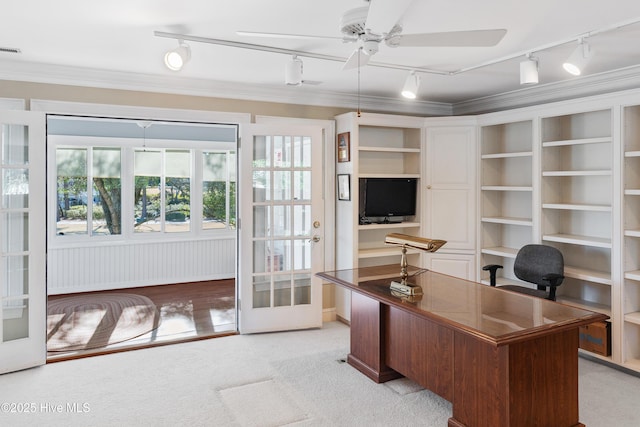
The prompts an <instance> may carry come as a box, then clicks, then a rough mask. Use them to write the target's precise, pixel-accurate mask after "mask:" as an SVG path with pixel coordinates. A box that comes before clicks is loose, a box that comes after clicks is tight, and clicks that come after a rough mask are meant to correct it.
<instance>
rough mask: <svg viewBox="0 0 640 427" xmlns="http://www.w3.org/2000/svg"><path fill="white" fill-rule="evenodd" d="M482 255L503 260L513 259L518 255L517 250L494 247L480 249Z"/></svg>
mask: <svg viewBox="0 0 640 427" xmlns="http://www.w3.org/2000/svg"><path fill="white" fill-rule="evenodd" d="M480 251H481V252H482V253H483V254H487V255H495V256H499V257H503V258H515V257H516V255H517V254H518V249H516V248H507V247H505V246H494V247H492V248H482V249H481V250H480Z"/></svg>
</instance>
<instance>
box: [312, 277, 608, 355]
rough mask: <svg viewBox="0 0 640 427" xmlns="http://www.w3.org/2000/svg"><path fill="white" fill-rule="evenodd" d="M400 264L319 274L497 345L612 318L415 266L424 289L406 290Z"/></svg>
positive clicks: (411, 279) (415, 280)
mask: <svg viewBox="0 0 640 427" xmlns="http://www.w3.org/2000/svg"><path fill="white" fill-rule="evenodd" d="M399 270H400V268H399V266H398V265H385V266H377V267H366V268H361V269H354V270H338V271H329V272H323V273H318V274H317V275H318V276H319V277H321V278H323V279H324V280H327V281H329V282H332V283H335V284H338V285H340V286H343V287H346V288H349V289H351V290H353V291H355V292H358V293H360V294H363V295H366V296H369V297H371V298H373V299H375V300H378V301H380V302H382V303H384V304H387V305H390V306H393V307H395V308H398V309H401V310H405V311H408V312H411V313H413V314H415V315H418V316H421V317H425V318H428V319H430V320H433V321H435V322H438V323H441V324H444V325H447V326H450V327H452V328H454V329H456V330H459V331H463V332H466V333H468V334H471V335H474V336H476V337H477V338H479V339H482V340H485V341H489V342H491V343H493V344H496V345H504V344H509V343H512V342H517V341H522V340H525V339H533V338H535V336H536V335H545V334H548V333H550V332H552V331H559V330H564V329H568V328H577V327H578V326H582V325H587V324H590V323H593V322H597V321H601V320H605V319H607V316H606V315H604V314H601V313H595V312H592V311H588V310H583V309H579V308H575V307H571V306H568V305H565V304H560V303H557V302H553V301H548V300H545V299H542V298H536V297H532V296H529V295H524V294H519V293H516V292H511V291H507V290H503V289H499V288H493V287H491V286H487V285H483V284H480V283H476V282H471V281H468V280H464V279H459V278H456V277H452V276H447V275H444V274H440V273H436V272H433V271H428V270H420V269H417V268H411V267H410V269H409V276H410V277H409V279H408V282H409V283H411V284H415V285H418V286H420V287H421V288H422V295H421V296H415V297H413V296H404V295H401V294H398V293H395V292H392V291H391V290H390V289H389V285H390V283H391V281H392V280H397V281H399V280H400V279H399V273H400V271H399Z"/></svg>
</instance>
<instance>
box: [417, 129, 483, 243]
mask: <svg viewBox="0 0 640 427" xmlns="http://www.w3.org/2000/svg"><path fill="white" fill-rule="evenodd" d="M425 146H426V156H425V167H424V171H425V173H424V176H425V179H424V184H423V186H422V188H423V194H424V196H425V197H424V205H423V211H424V212H425V215H424V225H425V226H424V232H425V236H426V237H431V238H435V239H442V240H446V241H447V244H446V245H445V246H443V247H442V248H441V249H440V251H442V252H450V251H451V250H462V251H469V253H473V251H474V250H475V217H476V214H475V212H476V207H475V206H476V198H475V188H476V186H475V181H476V167H475V166H476V127H475V126H462V125H461V126H433V125H429V126H428V127H427V129H426V144H425Z"/></svg>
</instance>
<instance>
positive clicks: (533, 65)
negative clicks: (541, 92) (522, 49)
mask: <svg viewBox="0 0 640 427" xmlns="http://www.w3.org/2000/svg"><path fill="white" fill-rule="evenodd" d="M537 83H538V59H537V58H534V57H533V56H531V54H530V53H528V54H527V59H526V60H525V61H522V62H521V63H520V84H521V85H532V84H537Z"/></svg>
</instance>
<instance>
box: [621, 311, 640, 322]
mask: <svg viewBox="0 0 640 427" xmlns="http://www.w3.org/2000/svg"><path fill="white" fill-rule="evenodd" d="M624 320H625V322H629V323H633V324H636V325H640V311H636V312H634V313H628V314H625V315H624Z"/></svg>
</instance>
